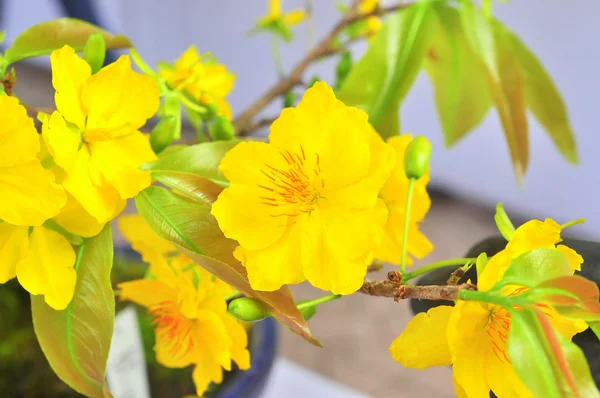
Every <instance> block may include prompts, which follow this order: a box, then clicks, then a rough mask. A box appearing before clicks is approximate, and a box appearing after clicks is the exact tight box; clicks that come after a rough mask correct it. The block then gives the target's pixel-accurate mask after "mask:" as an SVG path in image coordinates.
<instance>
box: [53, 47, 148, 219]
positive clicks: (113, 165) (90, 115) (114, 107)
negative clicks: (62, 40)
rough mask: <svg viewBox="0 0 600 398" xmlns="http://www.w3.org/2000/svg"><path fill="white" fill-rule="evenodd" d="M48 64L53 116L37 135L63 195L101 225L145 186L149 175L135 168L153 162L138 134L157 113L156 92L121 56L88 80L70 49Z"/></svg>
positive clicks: (84, 65)
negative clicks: (58, 173)
mask: <svg viewBox="0 0 600 398" xmlns="http://www.w3.org/2000/svg"><path fill="white" fill-rule="evenodd" d="M50 61H51V63H52V85H53V86H54V88H55V90H56V95H55V101H56V107H57V109H58V110H57V111H55V112H54V113H52V115H50V116H48V117H46V119H45V120H44V123H43V130H42V135H43V137H44V140H45V142H46V145H47V147H48V151H49V152H50V154H51V155H52V157H53V158H54V161H55V162H56V164H57V165H58V166H60V167H61V168H62V169H63V170H64V172H65V177H64V181H63V186H64V187H65V189H66V190H67V192H69V193H70V194H71V195H72V196H73V197H74V198H75V199H76V201H77V202H79V203H80V204H81V206H83V208H84V209H85V210H86V211H87V212H88V213H89V214H91V215H92V216H93V217H94V218H95V219H96V220H97V222H98V223H101V224H102V223H105V222H107V221H109V220H110V219H112V218H114V217H115V216H116V215H117V214H118V213H120V212H121V211H122V210H123V208H124V206H125V201H126V199H128V198H132V197H134V196H135V195H137V193H138V192H139V191H141V190H142V189H144V188H146V187H147V186H148V185H150V172H149V171H143V170H140V168H139V166H141V165H142V164H144V163H147V162H149V161H152V160H154V159H155V158H156V156H155V155H154V153H153V152H152V149H151V148H150V143H149V142H148V138H147V137H146V136H144V135H143V134H142V133H141V132H140V131H138V130H139V128H141V127H142V126H143V125H144V124H145V123H146V120H147V119H148V118H150V117H152V115H154V113H155V112H156V110H157V108H158V102H159V93H158V85H157V83H156V82H155V81H154V80H153V79H152V78H150V77H147V76H143V75H140V74H139V73H136V72H134V71H133V70H132V69H131V61H130V59H129V57H128V56H122V57H120V58H119V59H118V60H117V61H116V62H115V63H113V64H111V65H108V66H106V67H104V68H102V69H101V70H100V71H99V72H98V73H97V74H95V75H93V76H92V75H91V69H90V66H89V65H88V63H87V62H85V61H84V60H83V59H81V58H80V57H78V56H77V54H75V51H74V50H73V49H72V48H71V47H69V46H64V47H63V48H62V49H60V50H56V51H54V52H53V53H52V55H51V57H50Z"/></svg>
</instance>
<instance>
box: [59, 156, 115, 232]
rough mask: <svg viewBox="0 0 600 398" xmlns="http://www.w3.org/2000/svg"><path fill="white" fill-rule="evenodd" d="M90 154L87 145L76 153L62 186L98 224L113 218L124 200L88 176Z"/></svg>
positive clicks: (112, 189) (109, 187)
mask: <svg viewBox="0 0 600 398" xmlns="http://www.w3.org/2000/svg"><path fill="white" fill-rule="evenodd" d="M89 167H90V153H89V150H88V147H87V145H84V146H83V147H81V150H79V152H77V157H76V159H75V166H74V167H73V170H71V171H70V172H69V173H68V174H67V176H66V177H65V180H64V181H63V186H64V187H65V189H66V190H67V191H68V192H69V193H70V194H71V195H73V197H74V198H75V199H76V200H77V201H78V202H79V203H80V204H81V205H82V206H83V208H84V209H85V210H86V211H87V212H88V213H90V215H92V217H94V218H95V219H96V221H97V222H99V223H105V222H107V221H110V220H111V219H112V218H114V217H115V216H116V215H117V214H119V213H120V212H121V211H122V210H123V209H124V208H125V204H126V202H125V200H124V199H121V198H120V197H119V193H118V192H117V191H116V190H115V189H114V188H113V187H112V186H110V185H108V184H104V185H96V184H95V183H94V182H93V181H92V178H91V176H90V169H89Z"/></svg>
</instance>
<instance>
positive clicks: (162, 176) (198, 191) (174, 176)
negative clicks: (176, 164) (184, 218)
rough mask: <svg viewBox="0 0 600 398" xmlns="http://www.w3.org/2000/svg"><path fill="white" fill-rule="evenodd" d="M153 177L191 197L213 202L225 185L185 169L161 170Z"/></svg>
mask: <svg viewBox="0 0 600 398" xmlns="http://www.w3.org/2000/svg"><path fill="white" fill-rule="evenodd" d="M152 178H154V179H155V180H156V181H158V182H160V183H161V184H163V185H166V186H167V187H169V188H171V189H173V190H175V191H177V193H180V194H182V195H184V196H186V197H187V198H189V199H192V200H199V201H201V202H207V203H211V204H212V203H213V202H214V201H215V200H217V197H218V196H219V194H220V193H221V192H222V191H223V187H222V186H220V185H217V184H215V183H214V182H212V181H210V180H207V179H206V178H202V177H200V176H198V175H196V174H192V173H186V172H184V171H159V172H154V173H153V174H152Z"/></svg>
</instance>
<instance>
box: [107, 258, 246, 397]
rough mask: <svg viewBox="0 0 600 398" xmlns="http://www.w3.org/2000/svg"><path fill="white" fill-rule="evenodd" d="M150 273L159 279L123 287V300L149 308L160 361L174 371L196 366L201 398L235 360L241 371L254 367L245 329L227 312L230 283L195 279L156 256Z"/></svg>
mask: <svg viewBox="0 0 600 398" xmlns="http://www.w3.org/2000/svg"><path fill="white" fill-rule="evenodd" d="M152 272H153V276H154V277H155V278H156V279H155V280H149V279H141V280H136V281H132V282H125V283H121V284H119V289H120V291H119V296H120V298H121V299H122V300H129V301H133V302H135V303H137V304H139V305H142V306H144V307H146V308H148V312H149V313H150V315H151V316H152V317H153V318H154V321H153V325H154V326H155V335H156V343H155V346H154V350H155V352H156V359H157V361H158V362H159V363H161V364H162V365H164V366H166V367H170V368H183V367H186V366H189V365H194V372H193V379H194V383H195V385H196V392H197V394H198V396H202V394H203V393H204V391H205V390H206V388H207V387H208V385H209V383H210V382H214V383H220V382H222V380H223V369H225V370H231V362H232V360H233V361H235V363H236V364H237V365H238V367H239V368H240V369H248V368H249V367H250V353H249V352H248V350H247V348H246V347H247V344H248V337H247V334H246V330H245V329H244V327H243V326H242V325H241V324H240V323H239V322H238V321H237V320H236V319H235V318H234V317H233V315H231V314H230V313H229V312H228V311H227V302H226V301H225V297H226V295H227V294H228V290H227V287H226V285H224V284H222V283H218V282H216V281H213V278H211V277H210V275H209V274H201V275H200V277H199V278H197V279H199V280H196V281H194V280H193V279H192V278H191V277H190V274H189V273H185V272H183V270H182V269H181V264H178V263H174V262H172V261H171V260H170V259H168V258H167V257H165V256H157V257H155V259H154V262H153V263H152Z"/></svg>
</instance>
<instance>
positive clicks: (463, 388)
mask: <svg viewBox="0 0 600 398" xmlns="http://www.w3.org/2000/svg"><path fill="white" fill-rule="evenodd" d="M559 240H560V226H559V225H558V224H556V223H555V222H554V221H552V220H550V219H547V220H546V221H544V222H541V221H537V220H533V221H529V222H527V223H525V224H524V225H522V226H521V227H519V228H518V229H517V231H516V232H515V234H514V237H513V239H512V240H511V241H510V242H509V243H508V244H507V246H506V249H505V250H503V251H502V252H499V253H498V254H496V255H495V256H494V257H492V258H491V259H490V261H489V262H488V264H487V265H486V267H485V268H484V270H483V272H482V274H481V275H480V276H479V280H478V285H477V287H478V289H479V290H481V291H486V290H489V289H490V288H491V287H492V286H493V285H494V284H495V283H496V282H498V280H500V279H501V277H502V275H503V274H504V272H505V271H506V269H507V268H508V266H509V264H510V262H511V261H512V259H513V258H515V257H518V256H519V255H521V254H524V253H526V252H529V251H531V250H535V249H538V248H548V247H554V244H555V243H556V242H558V241H559ZM559 250H562V251H563V253H565V254H566V256H567V259H568V260H569V263H570V265H571V268H572V270H575V269H579V267H580V265H581V263H582V261H583V259H582V258H581V256H579V255H578V254H577V253H576V252H575V251H574V250H572V249H570V248H567V247H565V246H562V249H560V248H559ZM516 293H518V289H510V290H508V291H506V292H505V294H506V295H512V294H516ZM540 309H542V311H543V312H544V313H545V314H546V315H547V316H548V320H549V321H550V323H551V324H552V325H553V326H554V328H555V330H556V331H557V332H559V333H560V334H562V335H563V336H564V337H566V338H568V339H571V338H572V337H573V335H575V334H577V333H579V332H582V331H583V330H585V329H586V328H587V325H586V324H585V322H583V321H571V320H567V319H566V318H564V317H562V316H560V315H559V314H558V313H557V312H556V311H555V310H554V309H553V308H551V307H549V306H545V305H540ZM510 327H511V315H510V313H509V312H508V311H507V310H506V309H505V308H504V307H502V306H499V305H494V304H489V303H482V302H477V301H462V300H458V301H457V302H456V305H455V306H454V307H450V306H439V307H435V308H432V309H430V310H429V311H427V313H421V314H418V315H417V316H415V317H414V318H413V319H412V320H411V321H410V322H409V323H408V325H407V327H406V329H405V330H404V332H403V333H402V334H401V335H400V336H399V337H398V338H396V339H395V340H394V342H393V343H392V345H391V346H390V352H391V354H392V357H393V358H394V359H395V360H396V361H398V362H399V363H401V364H402V365H404V366H405V367H410V368H417V369H424V368H427V367H429V366H447V365H452V370H453V373H454V382H455V385H456V391H457V393H460V396H469V397H488V396H489V391H490V390H491V391H493V392H494V394H496V396H498V397H499V398H503V397H532V394H531V393H530V392H529V390H528V389H527V388H526V387H525V385H524V384H523V382H522V381H521V380H520V379H519V377H518V375H517V374H516V372H515V371H514V369H513V367H512V364H511V362H510V359H509V358H508V354H507V351H506V350H507V347H506V343H507V338H508V333H509V331H510Z"/></svg>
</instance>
